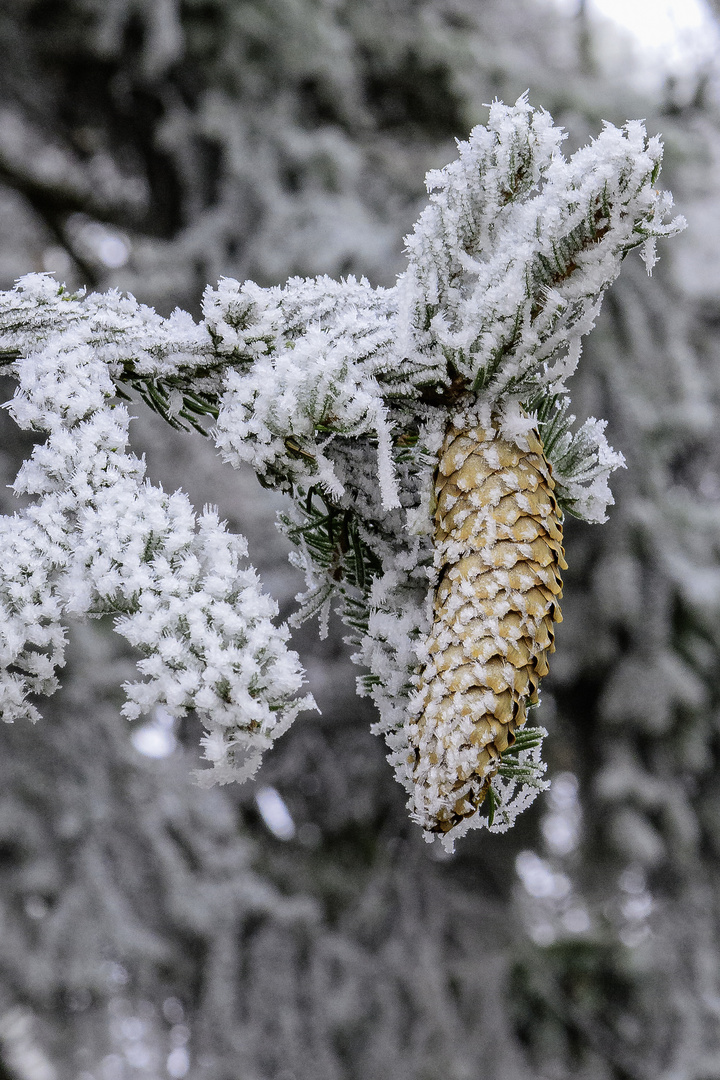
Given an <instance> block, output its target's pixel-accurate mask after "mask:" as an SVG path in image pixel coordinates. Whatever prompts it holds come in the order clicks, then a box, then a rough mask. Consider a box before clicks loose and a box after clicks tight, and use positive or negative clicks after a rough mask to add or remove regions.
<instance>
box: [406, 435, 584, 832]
mask: <svg viewBox="0 0 720 1080" xmlns="http://www.w3.org/2000/svg"><path fill="white" fill-rule="evenodd" d="M553 489H554V482H553V479H552V469H551V467H550V464H549V462H548V461H547V459H546V458H545V455H544V452H543V448H542V443H541V441H540V437H539V434H538V432H537V431H535V430H530V431H528V432H527V433H526V434H525V435H519V436H517V437H516V438H514V439H506V438H504V437H502V436H501V435H500V433H499V431H498V429H497V428H495V427H490V428H488V429H485V428H483V427H480V426H476V427H470V428H463V429H461V428H458V427H455V426H454V425H452V424H451V425H450V426H449V427H448V430H447V432H446V434H445V439H444V442H443V445H442V448H441V451H440V458H439V465H438V470H437V478H436V484H435V494H436V510H435V562H436V566H437V567H438V569H439V581H438V586H437V589H436V592H435V599H434V605H433V610H434V619H433V626H432V630H431V632H430V635H429V638H428V640H427V642H426V645H427V650H428V654H429V660H428V663H427V664H426V666H425V668H424V669H423V671H422V672H421V674H420V679H419V687H418V690H419V693H418V698H417V702H418V705H417V710H416V712H417V719H416V720H415V721H414V722H413V723H411V725H410V743H411V751H412V752H411V754H410V756H409V758H408V763H409V764H410V765H412V771H413V781H414V795H413V798H412V808H413V812H414V816H415V817H416V818H417V819H418V820H419V821H420V822H421V823H422V824H423V826H424V827H425V828H426V829H427V830H428V831H430V832H441V833H445V832H448V831H449V830H450V829H451V828H453V826H454V825H457V824H458V823H459V822H461V821H462V820H463V819H464V818H466V817H468V816H470V815H472V814H474V813H475V812H476V811H477V808H478V807H479V806H480V804H481V803H482V801H483V799H484V798H485V795H486V794H487V790H488V788H489V785H490V781H491V780H492V777H493V776H494V775H495V773H496V772H497V769H498V767H499V764H500V755H501V753H503V751H504V750H506V749H507V748H508V746H511V745H512V743H513V742H514V741H515V734H514V733H515V731H516V730H517V728H519V727H522V725H523V724H524V723H525V719H526V709H527V706H528V705H530V704H534V703H536V702H537V700H538V684H539V681H540V678H541V677H542V676H543V675H545V674H546V673H547V670H548V663H547V658H548V656H549V654H550V653H551V652H553V651H554V647H555V646H554V640H553V639H554V627H553V623H554V622H560V621H561V619H562V616H561V614H560V607H559V599H560V597H561V596H562V581H561V579H560V569H565V567H566V563H565V558H564V551H563V547H562V517H561V514H560V510H559V509H558V505H557V500H556V499H555V495H554V493H553Z"/></svg>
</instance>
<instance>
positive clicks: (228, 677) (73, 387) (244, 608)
mask: <svg viewBox="0 0 720 1080" xmlns="http://www.w3.org/2000/svg"><path fill="white" fill-rule="evenodd" d="M47 286H48V283H47V281H46V280H44V279H42V278H29V279H25V280H24V281H23V282H22V283H21V284H20V286H19V290H18V291H20V292H21V293H22V294H23V299H24V300H25V301H26V302H29V301H30V300H31V299H32V295H33V290H36V291H37V296H38V298H40V299H41V298H42V296H43V293H44V291H45V290H46V289H47ZM84 329H85V325H84V324H83V323H78V324H76V325H71V326H70V327H69V328H66V329H65V330H64V331H61V332H60V333H57V334H55V335H52V334H51V335H50V336H48V338H47V340H46V341H45V342H44V343H43V344H42V346H41V347H40V348H38V349H37V350H36V351H34V352H29V353H28V355H27V356H26V357H25V358H24V359H23V361H22V362H21V363H19V364H18V365H17V367H18V380H19V385H18V389H17V392H16V395H15V397H14V399H13V401H12V402H11V403H10V405H9V408H10V410H11V412H12V414H13V416H14V418H15V420H16V421H17V422H18V424H19V425H20V426H22V427H26V428H32V429H34V430H36V431H45V432H47V433H48V437H47V440H46V441H45V442H44V443H42V444H41V445H38V446H36V448H35V449H34V451H33V453H32V456H31V457H30V459H29V460H28V461H27V462H26V463H25V464H24V465H23V467H22V468H21V470H20V472H19V474H18V477H17V480H16V482H15V485H14V487H15V490H16V491H17V492H18V493H21V492H22V493H25V494H28V495H31V496H36V497H37V499H36V501H35V502H34V503H32V504H31V505H30V506H29V507H28V509H27V510H25V511H24V512H23V513H22V514H16V515H14V516H13V517H12V518H6V519H4V520H3V522H2V532H3V541H4V543H3V548H4V554H5V552H7V553H8V556H9V558H4V562H3V577H2V580H1V583H0V605H1V611H2V615H1V617H0V625H1V627H2V629H0V634H1V635H2V638H1V639H0V640H1V647H2V660H3V665H2V669H1V670H0V678H2V680H3V681H2V683H1V684H0V694H1V695H2V696H1V697H0V711H1V715H2V718H3V719H4V720H6V721H12V720H15V719H18V718H20V717H23V716H29V717H30V718H32V719H35V718H36V716H37V713H36V710H35V708H34V706H33V705H32V704H31V703H30V702H29V701H28V700H27V694H28V693H31V692H35V693H42V692H45V693H48V692H51V691H52V690H53V689H55V687H56V679H55V675H54V670H55V668H57V667H58V666H60V665H61V664H62V646H63V641H64V633H63V629H62V625H61V618H62V617H63V616H67V615H91V616H93V615H95V616H98V615H102V614H106V613H112V614H115V615H116V621H115V628H116V630H117V631H118V632H119V633H120V634H122V635H123V636H124V637H125V638H126V639H127V640H128V641H129V642H130V644H131V645H133V646H134V647H135V648H137V649H138V650H139V651H140V652H141V653H142V654H143V659H141V660H140V661H139V662H138V668H139V671H140V673H141V674H142V675H143V676H144V679H143V680H142V681H139V682H136V683H132V684H129V685H127V686H126V687H125V690H126V693H127V701H126V704H125V705H124V707H123V712H124V713H125V715H126V716H128V717H129V718H131V719H132V718H135V717H137V716H139V715H140V714H142V713H146V712H148V711H150V710H151V709H152V708H153V707H154V706H156V705H163V706H164V707H165V708H166V709H167V711H168V712H170V713H171V714H172V715H173V716H182V715H184V714H185V712H186V711H187V710H188V709H190V708H192V709H195V710H196V711H197V713H198V714H199V716H200V718H201V719H202V720H203V722H204V724H205V726H206V729H207V732H206V736H205V738H204V739H203V743H204V746H205V756H206V757H207V758H208V759H209V760H210V761H211V762H212V763H213V767H214V768H213V770H212V773H211V775H212V777H213V779H214V780H220V781H221V782H222V781H226V780H230V779H236V778H239V777H243V776H246V775H248V773H249V772H251V771H253V769H254V768H255V767H256V765H257V763H258V761H259V757H260V754H261V752H262V751H263V750H264V749H266V748H267V746H269V745H270V744H271V742H272V740H273V739H274V738H276V737H277V736H278V735H279V734H281V733H282V732H283V731H284V730H285V729H286V728H287V727H288V725H289V724H290V723H291V721H292V720H293V719H294V717H295V715H296V714H297V712H298V711H299V710H300V709H301V708H307V707H311V706H312V701H311V699H309V698H305V699H301V700H298V699H297V692H298V690H299V689H300V686H301V684H302V681H303V675H302V669H301V667H300V664H299V661H298V658H297V656H296V654H295V653H294V652H291V651H289V650H288V649H287V647H286V641H287V636H288V633H287V630H286V629H285V628H284V627H280V628H277V627H276V626H274V625H273V622H272V619H273V617H274V616H275V615H276V614H277V607H276V604H275V602H274V601H273V600H272V599H271V598H270V597H268V596H266V595H264V594H263V593H262V591H261V589H260V585H259V582H258V580H257V576H256V574H255V571H254V570H253V569H252V568H247V567H243V566H242V565H241V563H242V561H243V560H244V557H245V555H246V544H245V541H244V539H243V538H242V537H239V536H232V535H230V534H229V533H228V532H227V531H226V530H225V527H224V525H222V524H221V523H220V522H219V521H218V518H217V514H216V513H215V512H214V511H212V510H209V509H206V510H205V511H204V512H203V513H202V514H201V515H200V517H199V519H198V520H196V517H195V514H194V512H193V510H192V507H191V506H190V503H189V501H188V499H187V497H186V496H185V495H184V494H182V493H181V492H176V493H175V494H174V495H167V494H166V493H165V492H164V491H162V490H161V489H160V488H156V487H153V486H152V485H150V484H149V483H148V482H146V481H145V480H144V464H143V463H142V462H141V461H140V460H139V459H138V458H137V457H135V456H134V455H133V454H132V453H129V452H127V443H128V426H129V416H128V413H127V410H126V409H125V407H124V406H123V405H121V404H118V403H117V402H115V401H114V400H113V399H114V397H115V387H114V384H113V382H112V379H111V378H110V374H109V370H108V366H107V365H106V364H105V363H104V362H103V361H102V359H100V358H98V356H97V355H96V353H95V351H94V350H93V349H92V348H91V347H90V346H89V345H88V343H87V342H86V341H85V340H84V336H83V330H84ZM199 775H200V776H201V777H205V775H206V774H205V773H204V772H202V773H200V774H199Z"/></svg>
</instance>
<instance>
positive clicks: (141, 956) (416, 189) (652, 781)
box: [0, 0, 720, 1080]
mask: <svg viewBox="0 0 720 1080" xmlns="http://www.w3.org/2000/svg"><path fill="white" fill-rule="evenodd" d="M719 12H720V4H718V5H717V10H716V11H715V15H713V12H712V10H711V9H710V8H708V7H705V6H701V0H697V6H696V5H695V3H694V2H691V0H683V2H681V3H680V4H679V5H678V6H677V7H676V8H675V9H673V10H670V9H668V8H667V6H666V4H665V3H662V2H660V0H655V3H652V4H648V5H646V4H644V3H641V2H640V0H626V2H625V3H624V4H617V3H616V4H613V3H612V0H603V3H602V6H599V5H598V4H594V3H591V2H590V0H588V2H587V3H580V4H578V2H577V0H566V2H563V3H561V2H560V0H557V2H552V0H512V2H508V0H5V2H4V3H3V4H2V5H1V8H0V48H1V49H2V53H3V55H4V63H3V65H2V66H1V67H0V287H2V288H8V287H10V286H11V285H12V282H13V280H14V279H15V278H16V277H17V276H19V275H20V274H23V273H26V272H28V271H33V270H34V271H39V270H45V271H50V272H53V273H55V274H56V276H57V277H58V278H59V279H61V280H64V281H66V282H67V283H68V285H70V286H72V287H77V286H80V285H82V284H84V285H87V286H89V287H90V288H94V289H107V288H110V287H117V288H119V289H121V290H129V291H131V292H132V293H134V294H135V296H137V298H138V299H139V300H141V301H143V302H146V303H149V304H151V305H153V306H155V307H156V308H157V309H158V310H159V311H160V312H162V313H163V314H169V313H170V311H171V310H172V309H173V308H174V307H175V306H176V305H179V306H181V307H183V308H185V309H187V310H189V311H191V312H193V313H194V314H195V315H197V314H198V312H199V300H200V296H201V294H202V289H203V287H204V286H205V285H206V284H207V283H208V282H210V283H214V282H215V281H216V280H217V278H218V277H219V276H221V275H230V276H233V277H237V278H240V279H244V278H247V277H252V278H254V279H255V280H256V281H258V282H259V283H260V284H262V285H269V284H276V283H281V282H283V281H284V280H285V279H286V278H287V277H288V276H289V275H292V274H302V275H311V274H319V273H328V274H331V275H334V276H340V275H346V274H349V273H355V274H365V275H367V277H368V278H369V279H370V281H371V282H372V283H373V284H384V285H389V284H392V283H393V281H394V279H395V275H396V274H397V273H398V272H399V271H401V270H402V269H403V265H404V262H403V255H402V237H403V235H404V234H406V233H407V232H408V231H409V230H410V228H411V226H412V224H413V222H414V220H415V218H416V217H417V215H418V212H419V210H420V209H421V208H422V206H423V205H424V188H423V177H424V174H425V172H426V170H427V169H428V168H435V167H439V166H442V165H443V164H445V163H446V162H448V161H450V160H451V159H452V158H453V157H454V156H455V147H454V142H453V140H454V138H456V137H458V138H463V137H465V136H467V133H468V132H469V130H470V128H471V127H472V126H473V125H474V124H476V123H481V122H484V121H485V120H486V118H487V109H486V107H485V105H486V103H488V102H490V101H491V100H492V99H493V98H495V97H499V98H502V99H503V100H505V101H506V102H512V101H514V100H515V99H516V98H517V97H518V96H519V95H520V94H521V93H522V92H523V91H525V90H526V89H527V88H529V89H530V100H531V102H532V103H533V104H534V105H536V106H543V107H545V108H547V109H548V110H550V112H551V113H552V114H553V116H554V117H555V119H556V121H557V122H558V123H561V124H563V125H565V126H566V128H567V129H568V131H569V138H568V141H567V143H566V147H567V148H568V149H569V150H572V149H574V148H575V147H577V146H578V145H581V144H582V143H584V142H585V141H587V139H588V138H589V137H590V136H591V135H593V134H597V132H598V131H599V129H600V126H601V123H602V121H603V120H604V119H605V120H609V121H612V122H614V123H618V124H621V123H623V122H624V121H625V120H626V119H628V118H634V117H645V118H646V120H647V126H648V130H649V132H650V133H654V132H656V131H660V132H662V134H663V136H664V140H665V146H666V154H665V169H664V172H663V177H662V183H663V184H664V185H665V186H668V187H671V188H672V189H673V191H674V193H675V197H676V203H677V205H678V209H679V210H680V211H681V212H682V213H684V214H685V215H686V217H687V218H688V221H689V228H688V230H687V232H686V233H684V234H683V236H682V237H680V238H679V239H677V240H674V241H672V242H671V243H668V244H666V245H662V249H661V252H660V254H661V259H662V261H661V263H660V264H659V266H658V267H657V268H656V270H655V273H654V276H653V279H652V280H651V281H648V279H647V277H646V275H645V270H644V267H643V265H642V264H641V263H640V261H639V259H638V258H636V257H635V256H632V257H630V258H629V259H628V260H627V262H626V264H625V266H624V268H623V272H622V275H621V278H620V281H619V283H618V284H617V285H616V286H615V287H614V288H613V290H612V291H611V293H610V296H609V298H608V299H607V300H606V302H605V306H604V310H603V313H602V317H601V319H600V321H599V323H598V326H597V329H596V330H595V332H594V333H593V334H592V336H591V338H590V339H589V341H588V343H587V345H586V348H585V352H584V355H583V358H582V361H581V364H580V370H579V373H578V374H577V375H576V376H575V378H574V380H573V381H574V383H575V386H574V409H575V411H576V412H577V414H578V416H579V417H582V418H584V417H585V416H586V415H588V414H589V413H592V414H595V415H597V416H603V417H607V418H608V420H609V428H608V434H609V437H610V441H611V443H612V444H613V445H614V446H615V447H616V448H617V449H619V450H621V451H622V452H623V453H624V454H625V456H626V459H627V465H628V467H627V470H626V471H624V472H623V473H622V474H621V475H619V476H617V477H616V478H615V482H614V493H615V500H616V505H615V507H614V508H612V510H611V515H610V521H609V523H608V524H606V525H604V526H589V525H585V524H579V523H576V522H573V521H570V522H568V524H567V534H566V551H567V558H568V562H569V564H570V569H569V570H568V572H567V574H566V575H565V601H564V614H565V621H564V623H563V624H562V626H561V627H560V628H559V632H558V650H557V653H556V654H555V656H554V658H553V663H552V670H551V674H550V676H549V677H548V679H547V680H546V681H545V684H544V688H543V704H542V707H541V710H540V713H539V714H538V720H539V722H540V723H542V724H544V725H545V726H546V727H547V728H548V729H549V730H550V733H551V734H550V738H549V739H547V740H546V743H545V753H546V757H547V759H548V761H549V776H550V778H551V779H552V788H551V789H550V791H549V792H547V793H546V794H544V795H543V796H541V797H540V798H539V799H538V800H537V802H536V803H535V804H534V805H533V807H532V808H531V810H530V811H528V812H527V813H526V814H525V815H524V817H523V818H521V819H520V821H519V823H518V825H517V826H516V827H515V829H514V830H513V831H512V832H510V833H508V834H506V835H504V836H491V835H489V834H487V833H474V834H470V835H469V836H468V837H467V838H466V839H464V840H462V841H461V842H460V844H459V847H458V851H457V853H456V854H455V855H454V856H445V855H444V854H442V853H441V852H439V851H438V850H436V847H435V846H434V845H433V846H432V847H428V846H427V845H425V844H424V843H423V841H422V839H421V836H420V832H419V830H418V829H417V828H416V827H415V826H412V825H411V824H410V823H409V821H408V819H407V815H406V812H405V809H404V793H403V792H402V791H401V790H400V788H399V787H398V786H397V785H396V784H395V782H394V780H393V778H392V773H391V770H390V768H389V766H388V765H387V763H386V761H385V757H384V747H383V745H382V743H381V741H380V740H379V739H377V738H375V737H373V736H372V735H370V733H369V725H370V723H371V722H372V721H373V719H374V717H373V714H372V709H371V708H370V706H369V705H368V703H367V702H364V701H361V700H359V699H357V698H356V697H355V694H354V682H355V676H356V674H357V671H356V669H354V668H353V667H352V665H351V664H350V663H349V660H348V656H347V650H346V648H345V646H344V645H343V644H342V628H341V627H340V626H337V625H336V626H334V627H333V628H332V629H331V633H330V636H329V638H328V640H327V641H325V642H322V643H321V642H319V641H318V640H317V636H316V632H315V627H314V626H311V627H306V628H305V629H304V630H303V632H302V633H298V634H297V635H296V642H297V648H298V649H299V651H300V653H301V656H302V658H303V661H304V663H305V664H306V667H307V670H308V676H309V681H310V689H311V690H312V692H313V693H314V694H315V696H316V698H317V700H318V702H319V704H320V706H321V707H322V715H321V716H313V715H310V716H309V717H307V718H304V719H301V720H299V721H297V722H296V724H295V726H294V728H293V729H292V730H291V731H290V732H289V733H288V734H287V735H286V736H284V737H283V739H282V740H281V741H280V742H279V743H278V745H277V746H276V748H275V749H274V750H273V751H272V752H271V753H270V754H269V755H268V756H267V759H266V762H265V764H264V766H263V768H262V770H261V772H260V774H259V775H258V777H257V779H256V780H255V781H254V782H252V783H248V784H247V785H245V786H244V787H238V788H236V787H229V788H227V787H226V788H223V789H217V790H213V791H209V792H208V791H201V790H199V789H197V788H196V787H194V786H193V784H192V782H191V770H192V768H193V767H194V765H195V763H196V761H197V756H198V735H199V732H198V731H197V730H196V728H195V726H194V725H193V722H192V720H188V721H187V722H184V723H183V724H182V725H174V724H173V722H172V721H171V720H170V719H169V718H168V717H166V716H165V715H164V714H162V713H159V714H158V715H156V716H155V717H153V718H152V720H151V721H150V722H145V723H141V724H140V725H138V726H135V728H134V729H133V727H131V726H130V725H129V724H127V722H125V721H124V720H122V719H121V717H120V715H119V706H120V704H121V693H120V691H119V686H120V684H121V683H122V682H123V680H124V679H126V678H129V677H131V673H132V669H133V657H132V655H131V654H130V651H129V648H128V647H127V646H126V645H125V644H124V643H123V642H122V641H121V640H120V639H116V638H115V636H114V635H113V634H112V631H111V627H110V626H108V625H104V624H103V623H102V622H100V623H93V624H92V625H87V624H84V625H80V626H76V627H73V630H72V643H73V644H72V648H71V651H70V659H69V664H68V668H67V670H66V673H65V679H64V689H63V691H62V692H61V693H59V694H58V695H57V696H56V697H55V698H54V699H51V700H50V701H48V702H47V703H43V714H44V719H43V721H42V723H39V724H37V725H36V726H35V727H34V728H32V729H30V728H26V727H23V726H22V725H14V726H12V725H0V742H1V743H2V746H1V748H0V1080H164V1078H168V1077H170V1078H176V1080H181V1078H183V1077H188V1078H189V1080H381V1078H382V1080H384V1078H386V1077H392V1078H393V1080H569V1078H571V1077H572V1078H574V1080H714V1078H720V785H719V784H718V780H717V775H718V764H719V758H720V664H719V662H718V650H719V647H720V562H719V560H718V556H719V555H720V472H719V471H718V470H719V469H720V434H719V420H720V363H719V362H718V361H719V360H720V305H719V297H720V198H719V196H720V179H719V167H720V104H719V102H720V80H719V79H718V63H717V61H718V55H720V48H719V47H718V41H720V37H719V35H718V28H717V22H716V17H717V15H718V13H719ZM618 17H622V19H623V20H624V22H625V25H624V26H621V25H620V23H619V22H618V21H617V18H618ZM2 382H3V386H2V388H1V390H0V392H2V394H4V397H3V399H2V400H7V399H8V398H9V397H11V395H12V383H11V381H10V380H7V379H3V380H2ZM136 411H137V414H138V418H137V421H136V423H135V425H134V429H135V446H136V449H137V451H138V452H140V453H145V454H146V456H147V462H148V470H149V474H150V476H151V477H152V478H153V479H154V480H155V481H157V482H162V483H163V485H164V486H166V487H167V488H169V489H171V490H174V489H175V488H177V487H180V486H182V487H183V488H184V489H185V490H187V491H188V492H189V493H190V495H191V497H192V498H193V500H194V501H195V503H196V505H197V506H198V507H200V506H202V505H203V504H204V503H207V502H212V503H216V504H218V505H219V507H220V509H221V512H222V514H223V516H225V517H226V518H227V519H228V521H229V523H230V525H231V527H232V528H233V529H236V530H238V531H241V532H243V533H244V534H245V535H247V536H248V538H249V542H250V548H251V558H252V561H253V562H254V563H255V565H256V566H258V568H259V570H260V572H261V574H262V576H263V579H264V581H265V583H266V586H267V588H268V589H269V590H270V591H271V592H272V593H273V594H274V595H275V596H276V597H277V598H278V600H279V603H280V607H281V613H282V615H283V617H286V616H287V615H288V614H289V612H290V610H291V609H292V604H293V596H294V594H295V593H296V592H297V591H298V590H299V589H300V588H301V587H302V582H301V581H300V580H298V577H297V576H296V574H295V572H294V571H293V570H292V568H291V567H290V566H289V565H288V563H287V560H286V554H287V552H286V549H285V546H284V541H283V540H282V539H281V538H280V537H279V536H278V534H277V533H276V531H275V528H274V516H275V513H276V511H277V509H278V507H279V505H280V500H279V498H276V497H274V496H273V495H272V494H270V493H268V492H267V491H264V490H262V489H261V488H260V486H259V485H258V484H257V482H256V480H255V479H254V476H253V475H251V474H242V473H238V472H233V471H232V470H230V469H228V468H223V467H221V466H220V464H219V461H218V460H217V459H216V457H215V455H214V453H213V450H212V447H211V446H210V445H209V444H207V443H205V442H204V441H203V439H202V437H200V436H190V435H178V434H177V433H175V432H173V431H171V430H170V429H169V428H167V427H165V426H164V425H163V423H162V421H161V420H160V419H159V418H158V417H156V416H153V415H150V414H149V413H144V412H142V411H141V408H140V406H138V408H137V410H136ZM29 448H30V444H29V442H28V441H27V438H26V435H25V434H24V433H20V432H18V431H17V430H16V429H15V428H14V426H13V425H12V423H11V422H10V421H9V420H8V418H7V416H5V414H4V413H3V414H2V417H1V418H0V477H1V480H2V485H5V484H8V483H11V482H12V479H13V478H14V475H15V472H16V470H17V468H18V465H19V462H20V461H21V459H22V458H23V457H24V456H26V455H27V453H28V452H29ZM0 499H1V501H2V509H3V511H5V512H8V511H11V510H12V509H13V506H14V503H13V498H12V496H11V493H9V492H7V489H6V488H5V487H4V486H3V487H2V488H1V489H0Z"/></svg>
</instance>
